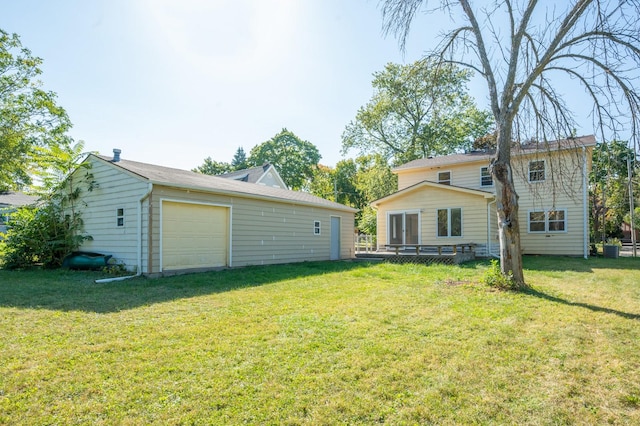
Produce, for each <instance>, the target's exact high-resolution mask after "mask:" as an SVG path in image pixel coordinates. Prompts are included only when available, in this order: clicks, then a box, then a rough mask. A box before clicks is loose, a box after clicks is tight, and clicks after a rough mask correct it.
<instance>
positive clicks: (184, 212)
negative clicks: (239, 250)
mask: <svg viewBox="0 0 640 426" xmlns="http://www.w3.org/2000/svg"><path fill="white" fill-rule="evenodd" d="M228 252H229V209H228V208H227V207H219V206H209V205H204V204H189V203H178V202H171V201H163V202H162V269H163V270H176V269H190V268H210V267H219V266H228V259H229V253H228Z"/></svg>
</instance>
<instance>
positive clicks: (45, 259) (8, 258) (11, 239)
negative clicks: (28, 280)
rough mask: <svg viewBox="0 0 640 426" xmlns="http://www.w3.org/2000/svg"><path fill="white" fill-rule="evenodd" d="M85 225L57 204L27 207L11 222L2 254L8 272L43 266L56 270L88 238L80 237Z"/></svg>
mask: <svg viewBox="0 0 640 426" xmlns="http://www.w3.org/2000/svg"><path fill="white" fill-rule="evenodd" d="M81 225H82V222H81V220H80V218H79V217H78V216H76V217H75V218H74V219H72V218H71V216H69V215H67V214H65V213H64V212H63V210H62V209H61V208H60V207H59V206H58V205H56V204H54V203H49V204H45V205H43V206H26V207H21V208H19V209H18V210H17V211H15V212H14V213H13V214H12V215H11V216H10V219H9V230H8V231H7V233H6V234H5V239H4V241H3V245H4V249H3V251H2V252H0V256H2V264H3V266H4V267H5V268H7V269H17V268H26V267H29V266H34V265H42V266H44V267H46V268H56V267H59V266H61V265H62V260H63V259H64V257H65V256H66V255H67V254H69V253H70V252H72V251H74V250H77V249H78V247H80V244H81V243H82V241H84V240H86V239H88V238H89V237H86V236H82V235H79V234H78V231H79V229H80V227H81Z"/></svg>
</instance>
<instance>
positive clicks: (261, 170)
mask: <svg viewBox="0 0 640 426" xmlns="http://www.w3.org/2000/svg"><path fill="white" fill-rule="evenodd" d="M270 166H271V165H270V164H269V163H265V164H264V165H263V166H259V167H252V168H250V169H243V170H236V171H235V172H229V173H223V174H221V175H216V176H218V177H221V178H225V179H235V180H240V181H242V182H250V183H258V180H260V178H261V177H262V176H263V175H264V174H265V173H266V172H267V170H268V169H269V167H270Z"/></svg>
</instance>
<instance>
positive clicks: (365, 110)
mask: <svg viewBox="0 0 640 426" xmlns="http://www.w3.org/2000/svg"><path fill="white" fill-rule="evenodd" d="M470 76H471V72H470V71H467V70H461V69H459V68H457V67H456V66H454V65H450V64H449V65H445V66H436V65H434V64H433V63H432V62H430V61H427V60H421V61H417V62H415V63H413V64H409V65H399V64H393V63H389V64H387V65H386V67H385V69H384V70H383V71H380V72H377V73H374V79H373V81H372V86H373V88H374V94H373V96H372V98H371V100H370V101H369V102H368V103H367V104H366V105H365V106H364V107H361V108H360V109H359V110H358V113H357V114H356V118H355V120H353V121H351V122H350V123H349V124H348V125H347V126H346V128H345V130H344V133H343V134H342V152H343V154H346V153H347V152H348V151H349V150H350V149H356V150H358V151H359V153H360V154H370V153H372V152H375V153H379V154H381V155H383V156H384V157H385V158H387V159H390V160H392V161H393V163H394V164H402V163H406V162H408V161H411V160H414V159H416V158H423V157H427V156H432V155H442V154H449V153H452V152H455V151H456V150H460V149H466V148H469V147H470V146H471V144H472V143H473V140H474V139H476V138H477V137H480V136H482V135H484V134H486V133H487V132H488V131H489V129H490V128H491V126H492V120H491V119H490V114H489V112H487V111H481V110H479V109H478V108H477V107H476V106H475V103H474V102H473V100H472V98H471V97H470V96H469V95H468V94H467V93H466V84H467V83H468V81H469V78H470Z"/></svg>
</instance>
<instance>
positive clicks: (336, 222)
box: [329, 217, 340, 260]
mask: <svg viewBox="0 0 640 426" xmlns="http://www.w3.org/2000/svg"><path fill="white" fill-rule="evenodd" d="M329 259H331V260H338V259H340V218H339V217H331V253H330V254H329Z"/></svg>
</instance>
